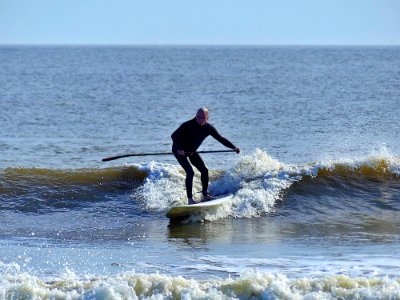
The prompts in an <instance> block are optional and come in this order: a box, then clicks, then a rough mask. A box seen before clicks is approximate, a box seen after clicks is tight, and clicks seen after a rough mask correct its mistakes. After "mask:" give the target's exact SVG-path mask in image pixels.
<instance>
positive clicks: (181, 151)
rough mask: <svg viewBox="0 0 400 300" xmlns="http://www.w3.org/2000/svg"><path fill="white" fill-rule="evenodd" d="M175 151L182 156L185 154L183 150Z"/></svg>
mask: <svg viewBox="0 0 400 300" xmlns="http://www.w3.org/2000/svg"><path fill="white" fill-rule="evenodd" d="M176 153H178V155H182V156H183V155H185V151H183V150H180V149H179V150H178V151H176Z"/></svg>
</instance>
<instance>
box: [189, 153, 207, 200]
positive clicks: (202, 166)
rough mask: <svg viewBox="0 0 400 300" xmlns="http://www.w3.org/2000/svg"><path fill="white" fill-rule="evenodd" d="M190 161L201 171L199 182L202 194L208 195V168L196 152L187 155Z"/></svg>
mask: <svg viewBox="0 0 400 300" xmlns="http://www.w3.org/2000/svg"><path fill="white" fill-rule="evenodd" d="M189 159H190V162H191V163H192V164H193V166H195V167H196V168H197V169H198V170H199V171H200V173H201V184H202V186H203V189H202V193H203V196H207V195H208V181H209V177H208V169H207V167H206V165H205V164H204V161H203V159H202V158H201V157H200V155H199V154H198V153H193V154H192V155H189Z"/></svg>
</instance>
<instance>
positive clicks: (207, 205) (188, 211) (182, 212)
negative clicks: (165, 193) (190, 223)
mask: <svg viewBox="0 0 400 300" xmlns="http://www.w3.org/2000/svg"><path fill="white" fill-rule="evenodd" d="M232 198H233V195H232V194H229V195H223V196H221V197H218V198H217V199H214V200H211V201H206V202H200V203H196V204H191V205H188V204H185V205H177V206H174V207H172V208H170V209H169V210H168V212H167V214H166V216H167V217H168V218H170V219H176V218H183V217H189V216H190V215H197V214H201V213H202V212H205V211H210V210H214V209H216V208H217V207H218V206H221V205H223V204H225V203H227V202H229V201H231V200H232Z"/></svg>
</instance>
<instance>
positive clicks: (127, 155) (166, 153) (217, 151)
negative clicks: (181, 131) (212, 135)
mask: <svg viewBox="0 0 400 300" xmlns="http://www.w3.org/2000/svg"><path fill="white" fill-rule="evenodd" d="M220 152H235V150H212V151H197V152H186V153H187V154H193V153H220ZM170 154H173V153H172V152H156V153H132V154H125V155H118V156H112V157H107V158H103V159H102V160H101V161H110V160H114V159H119V158H124V157H130V156H148V155H170Z"/></svg>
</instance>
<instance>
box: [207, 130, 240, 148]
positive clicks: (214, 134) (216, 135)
mask: <svg viewBox="0 0 400 300" xmlns="http://www.w3.org/2000/svg"><path fill="white" fill-rule="evenodd" d="M210 130H211V131H210V135H211V136H212V137H213V138H214V139H216V140H217V141H218V142H220V143H221V144H222V145H224V146H225V147H228V148H231V149H236V146H235V145H234V144H232V143H231V142H230V141H228V140H227V139H226V138H224V137H223V136H221V135H220V134H219V133H218V131H217V130H216V129H215V128H214V126H211V129H210Z"/></svg>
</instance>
